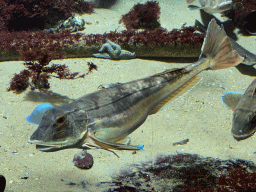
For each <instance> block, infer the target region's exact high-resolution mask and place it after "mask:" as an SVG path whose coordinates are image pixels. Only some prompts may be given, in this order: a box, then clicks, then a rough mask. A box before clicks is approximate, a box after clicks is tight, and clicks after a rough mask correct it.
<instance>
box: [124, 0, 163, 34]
mask: <svg viewBox="0 0 256 192" xmlns="http://www.w3.org/2000/svg"><path fill="white" fill-rule="evenodd" d="M159 15H160V7H159V3H158V2H156V1H148V2H146V3H145V4H140V3H138V4H136V5H134V6H133V8H132V9H131V10H130V11H129V13H127V14H125V15H123V16H122V19H121V20H120V21H119V23H121V22H123V23H124V24H125V26H126V29H127V30H132V29H150V30H153V29H156V28H158V27H160V23H159V21H158V20H159Z"/></svg>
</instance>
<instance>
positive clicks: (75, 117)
mask: <svg viewBox="0 0 256 192" xmlns="http://www.w3.org/2000/svg"><path fill="white" fill-rule="evenodd" d="M243 59H244V58H243V57H241V56H240V55H239V54H238V53H237V51H235V50H234V49H233V48H232V46H231V43H230V41H229V39H228V38H227V36H226V34H225V31H224V30H223V29H222V28H221V27H220V26H219V25H218V24H217V23H216V21H215V20H212V21H211V22H210V23H209V26H208V30H207V34H206V37H205V40H204V44H203V47H202V50H201V55H200V57H199V60H198V61H197V62H195V63H193V64H190V65H187V66H185V67H182V68H175V69H169V70H166V71H164V72H161V73H157V74H155V75H152V76H149V77H146V78H143V79H138V80H134V81H130V82H127V83H123V84H117V85H115V86H112V87H109V88H105V89H102V90H98V91H96V92H93V93H90V94H87V95H85V96H83V97H81V98H79V99H77V100H75V101H73V102H71V103H69V104H66V105H63V106H56V107H54V108H52V109H49V110H46V112H45V113H44V114H43V116H42V119H41V122H40V124H39V126H38V128H37V130H36V131H35V132H34V133H33V134H32V136H31V137H30V139H29V141H28V142H29V143H32V144H35V145H36V148H37V149H38V150H40V151H43V152H50V151H57V150H62V149H67V148H80V149H85V150H87V149H104V150H108V151H111V152H113V153H115V152H114V151H113V150H142V149H143V145H130V144H129V143H127V139H126V138H127V136H128V135H129V134H131V133H132V132H133V131H135V130H136V129H137V128H138V127H139V126H140V125H142V124H143V123H144V122H145V120H146V119H147V117H148V115H152V114H155V113H156V112H157V111H158V110H159V109H160V108H161V107H162V106H163V105H164V104H165V103H166V102H168V101H170V100H173V99H175V98H177V97H179V96H180V95H181V94H183V93H185V92H187V91H188V90H190V89H191V88H192V87H194V86H195V85H196V84H197V83H198V82H199V81H200V79H201V78H200V77H197V74H199V73H201V72H202V71H204V70H207V69H211V70H215V69H225V68H228V67H233V66H235V65H237V64H239V63H240V62H241V61H243Z"/></svg>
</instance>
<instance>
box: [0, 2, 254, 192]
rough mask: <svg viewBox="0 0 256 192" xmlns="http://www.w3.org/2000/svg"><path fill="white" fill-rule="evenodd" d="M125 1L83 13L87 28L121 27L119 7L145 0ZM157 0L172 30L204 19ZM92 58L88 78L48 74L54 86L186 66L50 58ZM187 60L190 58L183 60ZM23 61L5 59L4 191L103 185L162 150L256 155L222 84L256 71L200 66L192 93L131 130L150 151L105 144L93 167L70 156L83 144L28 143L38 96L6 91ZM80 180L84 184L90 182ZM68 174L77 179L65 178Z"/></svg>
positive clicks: (0, 134) (75, 91) (0, 141)
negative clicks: (49, 146) (52, 148)
mask: <svg viewBox="0 0 256 192" xmlns="http://www.w3.org/2000/svg"><path fill="white" fill-rule="evenodd" d="M125 2H126V1H125V0H122V1H120V3H118V4H117V5H116V6H114V8H113V9H112V10H104V9H97V10H96V11H95V14H92V15H89V16H88V15H85V16H84V18H88V19H86V21H88V22H91V23H92V25H88V26H86V30H85V32H86V33H88V34H89V33H104V32H109V31H114V30H115V29H117V30H122V29H123V25H120V24H118V21H119V20H120V18H121V15H122V14H125V13H127V12H128V11H129V10H130V8H131V7H132V6H133V4H134V3H136V2H146V1H137V0H136V1H129V3H125ZM160 6H161V18H160V22H161V24H162V26H163V27H165V28H167V29H168V30H171V29H172V28H180V27H181V25H182V24H183V23H187V26H189V25H193V23H194V20H195V19H200V17H199V12H198V11H189V10H187V8H186V2H185V0H184V2H181V0H168V1H167V0H166V1H163V0H162V1H160ZM96 21H97V22H96ZM239 43H241V44H242V45H243V46H245V47H246V48H247V49H248V50H250V51H255V50H256V49H255V47H256V46H255V37H247V38H245V37H241V38H240V40H239ZM87 62H93V63H94V64H96V65H97V66H98V71H97V72H93V73H92V74H90V75H89V76H87V77H85V78H84V79H77V80H58V79H51V80H50V84H51V90H53V91H54V92H57V93H59V94H63V95H67V96H69V97H71V98H78V97H80V96H83V95H85V94H87V93H91V92H93V91H95V90H97V87H98V86H99V85H107V84H110V83H116V82H121V83H124V82H127V81H131V80H134V79H138V78H143V77H146V76H149V75H153V74H155V73H158V72H162V71H164V70H166V69H169V68H173V67H181V66H183V65H181V64H179V65H177V64H175V63H172V62H159V61H153V60H151V61H149V60H140V59H135V60H128V61H111V60H102V59H94V58H84V59H66V60H61V61H59V60H55V61H53V63H57V64H58V63H65V64H67V65H68V66H69V68H70V69H71V71H73V72H75V71H79V72H83V71H85V70H86V69H87ZM187 64H190V63H184V65H187ZM22 69H24V66H23V65H22V62H20V61H19V62H1V64H0V84H1V85H0V88H1V89H0V92H1V95H0V97H1V107H0V109H1V111H0V124H1V129H0V174H3V175H4V176H5V177H6V179H7V188H6V191H15V192H16V191H92V192H93V191H101V190H102V189H99V188H98V187H97V186H96V183H98V182H100V181H111V177H110V176H111V174H112V173H114V172H116V171H117V170H119V169H121V168H123V167H124V166H125V165H127V164H128V165H129V164H132V163H138V162H140V161H146V160H150V159H154V158H155V156H156V155H157V154H167V155H169V154H176V153H177V152H181V153H182V152H186V153H196V154H200V155H202V156H204V157H208V156H209V157H216V158H221V159H227V158H231V159H235V158H243V159H246V160H252V161H255V155H253V152H255V151H256V149H255V147H254V146H255V141H256V140H255V136H252V137H250V138H248V139H246V140H244V141H240V142H237V141H236V140H234V139H233V137H232V135H231V132H230V129H231V120H232V111H230V110H229V109H228V108H227V107H225V106H224V105H223V103H222V100H221V96H223V95H224V93H225V92H229V91H236V92H244V91H245V89H246V88H247V87H248V85H249V84H250V83H251V82H252V80H253V79H254V78H253V77H248V76H244V75H242V74H240V73H239V72H238V71H237V70H236V69H235V68H230V69H225V70H218V71H205V72H202V73H201V74H200V76H201V77H203V79H202V80H201V82H200V83H199V84H198V85H197V86H196V87H194V88H193V89H192V90H191V91H190V92H189V93H187V94H185V95H184V96H183V97H181V98H179V99H178V100H176V101H174V102H172V103H168V104H167V105H166V106H165V107H164V108H163V109H162V110H161V111H159V112H158V113H157V114H155V115H151V116H149V117H148V119H147V120H146V122H145V123H144V124H143V125H142V126H140V127H139V128H138V129H137V130H136V131H134V132H133V133H132V134H131V135H130V137H131V140H132V144H144V145H145V147H144V148H145V151H143V152H142V151H139V152H137V154H135V155H133V154H132V152H131V151H116V153H117V154H118V155H119V156H120V158H117V157H116V156H114V155H113V154H112V153H109V152H105V151H102V150H91V151H89V152H90V153H91V154H92V155H93V157H94V165H93V167H92V168H91V169H90V170H80V169H78V168H76V167H75V166H74V165H73V163H72V159H73V156H74V155H75V154H76V153H77V152H79V151H80V150H78V149H70V150H63V151H59V152H52V153H43V152H40V151H38V150H36V149H35V146H34V145H31V144H28V143H27V140H28V139H29V138H30V136H31V134H32V133H33V132H34V131H35V130H36V128H37V126H36V125H32V124H29V123H27V122H26V120H25V118H26V116H28V115H29V114H30V113H31V112H32V110H33V109H34V108H35V107H36V106H37V105H38V104H39V103H33V102H28V101H23V97H24V95H25V93H23V94H20V95H15V94H13V93H12V92H6V88H7V87H8V86H9V82H10V79H11V78H12V77H13V74H14V73H19V71H21V70H22ZM3 117H7V119H5V118H3ZM187 138H189V142H188V143H187V144H186V145H182V146H173V145H172V143H174V142H177V141H180V140H183V139H187ZM22 177H28V179H27V180H25V179H21V178H22ZM82 181H84V182H85V184H86V188H85V189H83V186H82V184H81V182H82ZM69 182H74V183H77V184H79V185H75V186H70V185H67V184H68V183H69Z"/></svg>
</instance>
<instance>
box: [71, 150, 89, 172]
mask: <svg viewBox="0 0 256 192" xmlns="http://www.w3.org/2000/svg"><path fill="white" fill-rule="evenodd" d="M73 163H74V165H75V166H76V167H78V168H80V169H90V168H91V167H92V165H93V156H92V155H91V154H90V153H87V151H82V152H81V153H78V154H76V155H75V156H74V158H73Z"/></svg>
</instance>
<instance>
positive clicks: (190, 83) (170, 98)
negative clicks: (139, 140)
mask: <svg viewBox="0 0 256 192" xmlns="http://www.w3.org/2000/svg"><path fill="white" fill-rule="evenodd" d="M201 79H202V77H199V76H196V77H194V78H192V79H190V80H189V81H188V82H187V83H185V84H184V85H182V86H181V87H180V88H179V89H178V90H177V91H175V92H174V93H172V94H171V95H170V96H168V97H167V98H165V99H164V100H163V101H162V102H161V103H159V104H158V105H157V106H155V107H154V108H153V109H152V110H151V111H150V112H149V115H152V114H155V113H157V112H158V111H159V110H160V109H161V108H162V107H163V106H164V105H165V104H166V103H168V102H169V101H174V100H175V99H178V98H179V97H180V96H182V95H183V94H184V93H186V92H188V91H189V90H191V89H192V88H193V87H194V86H195V85H196V84H197V83H198V82H199V81H200V80H201Z"/></svg>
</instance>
